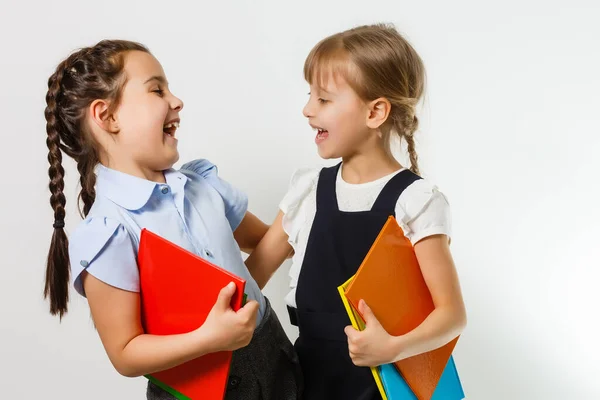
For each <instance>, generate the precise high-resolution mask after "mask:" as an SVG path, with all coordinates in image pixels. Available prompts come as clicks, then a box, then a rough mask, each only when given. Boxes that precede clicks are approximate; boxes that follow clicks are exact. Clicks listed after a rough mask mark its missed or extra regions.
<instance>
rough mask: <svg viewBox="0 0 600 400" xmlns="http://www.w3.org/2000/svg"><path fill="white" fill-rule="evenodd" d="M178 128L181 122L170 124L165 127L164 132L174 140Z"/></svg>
mask: <svg viewBox="0 0 600 400" xmlns="http://www.w3.org/2000/svg"><path fill="white" fill-rule="evenodd" d="M177 128H179V121H174V122H169V123H168V124H165V125H164V126H163V132H164V134H165V135H167V136H170V137H172V138H174V137H175V131H177Z"/></svg>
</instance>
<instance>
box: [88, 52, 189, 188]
mask: <svg viewBox="0 0 600 400" xmlns="http://www.w3.org/2000/svg"><path fill="white" fill-rule="evenodd" d="M124 77H125V79H126V83H125V85H124V86H123V89H122V92H121V96H120V100H119V103H118V107H117V108H116V110H115V111H114V113H113V114H112V115H111V116H110V118H109V119H108V122H106V123H104V124H100V125H102V131H101V132H98V127H95V129H96V132H97V134H96V135H95V136H96V138H97V139H98V141H99V142H100V144H101V147H102V148H103V150H104V158H105V159H104V160H103V163H104V164H106V165H107V166H109V167H111V168H114V169H117V170H120V171H122V172H126V173H129V174H132V175H137V176H141V177H145V178H147V179H152V177H154V176H157V172H160V171H163V170H165V169H168V168H170V167H172V166H173V164H174V163H175V162H177V160H178V159H179V152H178V150H177V139H176V137H175V135H176V131H177V128H178V127H179V122H180V119H179V112H180V111H181V109H182V108H183V103H182V101H181V100H180V99H178V98H177V97H175V95H173V93H171V92H170V90H169V85H168V82H167V78H166V76H165V73H164V71H163V69H162V66H161V65H160V63H159V62H158V61H157V60H156V58H154V56H152V55H151V54H149V53H145V52H142V51H131V52H128V53H127V54H126V55H125V58H124ZM92 112H93V111H92Z"/></svg>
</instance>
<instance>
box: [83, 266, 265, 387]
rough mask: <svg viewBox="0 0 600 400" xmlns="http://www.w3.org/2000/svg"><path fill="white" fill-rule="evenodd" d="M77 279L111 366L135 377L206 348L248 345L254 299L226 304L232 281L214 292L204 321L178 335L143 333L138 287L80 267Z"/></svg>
mask: <svg viewBox="0 0 600 400" xmlns="http://www.w3.org/2000/svg"><path fill="white" fill-rule="evenodd" d="M82 278H83V279H84V281H83V285H84V288H85V292H86V295H87V298H88V303H89V305H90V309H91V312H92V318H93V320H94V324H95V326H96V329H97V330H98V334H99V335H100V339H101V341H102V344H103V345H104V348H105V350H106V353H107V354H108V357H109V359H110V361H111V362H112V364H113V366H114V367H115V369H116V370H117V371H118V372H119V373H120V374H121V375H124V376H127V377H136V376H142V375H146V374H152V373H154V372H157V371H162V370H165V369H169V368H172V367H175V366H177V365H179V364H182V363H184V362H187V361H190V360H192V359H194V358H197V357H200V356H202V355H204V354H207V353H213V352H217V351H221V350H235V349H238V348H240V347H243V346H246V345H248V343H250V339H251V338H252V334H253V332H254V328H255V325H256V313H257V312H258V303H256V302H255V301H249V302H248V303H247V304H246V305H245V306H244V307H243V308H242V309H240V310H239V311H238V312H235V311H233V310H232V309H231V307H230V302H231V296H232V295H233V293H234V292H235V285H233V284H229V285H228V286H226V287H225V288H223V290H221V293H220V294H219V297H218V299H217V301H216V303H215V305H214V306H213V308H212V310H211V312H210V314H209V315H208V318H207V319H206V321H205V323H204V324H203V325H202V326H201V327H199V328H198V329H196V330H194V331H192V332H189V333H184V334H180V335H166V336H157V335H149V334H144V331H143V328H142V324H141V320H140V315H141V311H140V296H139V293H135V292H128V291H125V290H121V289H118V288H115V287H113V286H110V285H108V284H106V283H104V282H102V281H100V280H98V279H97V278H95V277H94V276H93V275H91V274H88V273H84V276H83V277H82Z"/></svg>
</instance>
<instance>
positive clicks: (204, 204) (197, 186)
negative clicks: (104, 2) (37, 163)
mask: <svg viewBox="0 0 600 400" xmlns="http://www.w3.org/2000/svg"><path fill="white" fill-rule="evenodd" d="M46 103H47V107H46V110H45V117H46V121H47V125H46V130H47V135H48V136H47V139H46V141H47V144H48V161H49V163H50V167H49V170H48V174H49V176H50V184H49V188H50V192H51V196H50V204H51V206H52V208H53V210H54V223H53V228H54V232H53V234H52V241H51V245H50V250H49V253H48V263H47V270H46V285H45V290H44V294H45V296H46V297H47V298H49V301H50V312H51V313H52V314H53V315H58V316H59V317H60V318H62V317H63V316H64V315H65V313H66V312H67V304H68V299H69V286H70V285H73V287H74V288H75V290H76V291H77V292H78V293H79V294H80V295H82V296H84V297H86V298H87V300H88V303H89V306H90V309H91V313H92V318H93V320H94V324H95V326H96V329H97V330H98V334H99V336H100V339H101V341H102V344H103V345H104V348H105V350H106V353H107V355H108V357H109V358H110V360H111V362H112V364H113V365H114V367H115V369H116V370H117V371H118V372H119V373H120V374H122V375H124V376H128V377H136V376H142V375H146V374H152V373H154V372H157V371H161V370H164V369H168V368H171V367H174V366H176V365H179V364H182V363H184V362H186V361H189V360H191V359H194V358H196V357H199V356H202V355H203V354H207V353H211V352H217V351H221V350H234V356H233V361H232V366H231V372H230V376H231V379H230V384H229V386H228V389H227V396H226V398H227V399H245V400H252V399H277V400H286V399H297V398H299V397H300V391H301V379H300V375H299V365H298V360H297V357H296V355H295V353H294V350H293V347H292V344H291V343H290V342H289V340H288V339H287V336H286V335H285V333H284V331H283V329H282V327H281V325H280V323H279V321H278V319H277V316H276V315H275V313H274V311H273V310H272V309H271V307H270V304H269V301H268V300H267V299H266V298H265V297H264V296H263V294H262V293H261V291H260V289H259V288H258V285H257V284H256V282H255V281H254V279H253V278H252V277H251V276H250V274H249V272H248V270H247V269H246V267H245V265H244V262H243V259H242V257H241V254H240V249H242V250H243V251H245V252H250V251H252V250H253V249H254V248H255V247H256V244H257V243H258V241H259V240H260V238H262V236H263V235H264V233H265V232H266V230H267V226H266V225H265V224H264V223H262V221H260V220H259V219H258V218H256V217H255V216H254V215H253V214H251V213H250V212H248V211H247V204H248V201H247V197H246V196H245V194H244V193H242V192H240V191H239V190H238V189H236V188H235V187H234V186H232V185H230V184H229V183H227V182H226V181H224V180H222V179H221V178H220V177H219V176H218V173H217V168H216V166H215V165H213V164H212V163H210V162H209V161H208V160H203V159H200V160H195V161H192V162H188V163H186V164H184V165H183V166H182V167H181V168H180V169H179V170H175V169H173V168H172V167H173V165H174V163H176V162H177V161H178V159H179V153H178V150H177V138H176V133H177V130H178V128H179V123H180V117H179V113H180V112H181V110H182V108H183V103H182V101H181V100H180V99H178V98H177V97H176V96H175V95H174V94H173V93H172V92H171V90H170V89H169V85H168V81H167V78H166V76H165V73H164V71H163V69H162V66H161V65H160V63H159V62H158V61H157V60H156V58H154V57H153V56H152V54H151V53H150V52H149V51H148V49H147V48H146V47H144V46H143V45H141V44H138V43H134V42H129V41H121V40H113V41H101V42H99V43H98V44H96V45H95V46H92V47H87V48H83V49H81V50H79V51H77V52H74V53H73V54H71V55H70V56H69V57H67V58H66V59H65V60H64V61H62V62H61V63H60V64H59V65H58V66H57V67H56V70H55V72H54V73H53V74H52V75H51V76H50V78H49V80H48V93H47V95H46ZM63 153H64V154H66V155H67V156H69V157H71V158H73V159H74V160H75V161H76V163H77V169H78V171H79V174H80V184H81V192H80V194H79V201H80V202H81V203H82V205H83V206H82V209H81V214H82V217H83V218H84V219H83V221H82V222H81V223H80V224H79V225H78V226H77V228H76V229H75V230H74V231H73V233H72V234H71V236H70V237H69V238H67V235H66V232H65V205H66V198H65V195H64V180H63V178H64V175H65V170H64V168H63V166H62V157H63ZM143 228H148V229H149V230H151V231H154V232H156V233H157V234H159V235H160V236H162V237H164V238H166V239H167V240H170V241H172V242H174V243H176V244H178V245H179V246H181V247H183V248H185V249H187V250H189V251H191V252H193V253H195V254H197V255H199V256H201V257H203V258H205V259H207V260H209V261H211V262H213V263H214V264H217V265H219V266H221V267H222V268H225V269H227V270H229V271H231V272H233V273H234V274H236V275H238V276H241V277H242V278H244V279H246V281H247V283H246V292H247V295H248V299H249V301H248V302H247V304H246V305H245V306H244V307H243V308H242V309H240V310H239V311H237V312H234V311H233V310H232V309H231V308H230V306H229V304H230V299H231V296H232V295H233V292H234V290H235V288H234V287H233V285H228V286H226V287H225V288H223V289H222V291H221V293H220V295H219V298H218V299H217V301H216V303H215V305H214V307H213V309H212V311H211V313H210V314H209V316H208V318H207V320H206V322H205V323H204V324H203V325H202V326H200V327H198V329H196V330H195V331H192V332H189V333H185V334H180V335H168V336H154V335H149V334H145V333H144V331H143V328H142V324H141V322H140V297H139V272H138V269H137V261H136V260H137V258H136V256H137V250H138V245H139V235H140V232H141V229H143ZM147 398H148V399H172V398H173V397H172V396H171V395H170V394H168V393H167V392H165V391H163V390H162V389H160V388H158V387H157V386H155V385H153V384H152V383H149V384H148V389H147Z"/></svg>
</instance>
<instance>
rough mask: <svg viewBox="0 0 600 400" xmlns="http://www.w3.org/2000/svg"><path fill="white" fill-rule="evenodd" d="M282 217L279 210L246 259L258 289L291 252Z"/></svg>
mask: <svg viewBox="0 0 600 400" xmlns="http://www.w3.org/2000/svg"><path fill="white" fill-rule="evenodd" d="M282 218H283V212H281V211H279V213H278V214H277V217H276V218H275V221H273V225H271V227H270V228H269V230H268V231H267V233H266V234H265V235H264V237H263V238H262V240H261V241H260V243H258V246H256V249H254V251H253V252H252V253H251V254H250V256H249V257H248V258H247V259H246V267H248V270H249V271H250V274H251V275H252V277H253V278H254V280H255V281H256V283H257V284H258V287H259V288H260V289H262V288H264V287H265V285H266V284H267V282H268V281H269V279H271V276H272V275H273V274H274V273H275V271H277V268H279V267H280V266H281V264H282V263H283V262H284V261H285V259H286V258H287V257H288V256H289V255H290V254H291V253H292V246H290V244H289V243H288V235H287V233H285V231H284V230H283V225H282V223H281V220H282Z"/></svg>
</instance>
